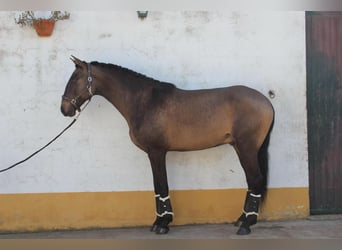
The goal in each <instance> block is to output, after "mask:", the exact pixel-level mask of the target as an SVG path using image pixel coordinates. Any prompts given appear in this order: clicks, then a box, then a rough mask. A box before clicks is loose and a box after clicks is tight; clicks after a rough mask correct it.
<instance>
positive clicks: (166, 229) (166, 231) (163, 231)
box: [156, 227, 170, 234]
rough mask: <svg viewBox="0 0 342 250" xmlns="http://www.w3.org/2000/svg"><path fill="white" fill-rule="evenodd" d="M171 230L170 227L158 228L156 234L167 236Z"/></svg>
mask: <svg viewBox="0 0 342 250" xmlns="http://www.w3.org/2000/svg"><path fill="white" fill-rule="evenodd" d="M169 230H170V229H169V227H157V229H156V234H167V233H168V232H169Z"/></svg>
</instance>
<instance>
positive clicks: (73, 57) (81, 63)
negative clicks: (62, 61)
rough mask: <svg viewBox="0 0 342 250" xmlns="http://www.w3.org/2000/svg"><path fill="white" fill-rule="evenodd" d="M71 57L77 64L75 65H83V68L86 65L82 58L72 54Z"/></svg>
mask: <svg viewBox="0 0 342 250" xmlns="http://www.w3.org/2000/svg"><path fill="white" fill-rule="evenodd" d="M70 59H71V61H73V62H74V64H75V66H76V67H77V66H79V67H81V68H83V67H84V62H82V61H81V60H80V59H78V58H77V57H75V56H73V55H72V56H71V57H70Z"/></svg>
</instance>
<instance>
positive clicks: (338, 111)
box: [306, 12, 342, 214]
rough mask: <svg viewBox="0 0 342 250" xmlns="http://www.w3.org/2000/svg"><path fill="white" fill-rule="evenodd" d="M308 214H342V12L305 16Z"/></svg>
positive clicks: (315, 13)
mask: <svg viewBox="0 0 342 250" xmlns="http://www.w3.org/2000/svg"><path fill="white" fill-rule="evenodd" d="M306 47H307V54H306V55H307V56H306V57H307V109H308V146H309V148H308V151H309V177H310V210H311V214H329V213H342V121H341V118H342V12H307V13H306Z"/></svg>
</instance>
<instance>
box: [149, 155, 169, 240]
mask: <svg viewBox="0 0 342 250" xmlns="http://www.w3.org/2000/svg"><path fill="white" fill-rule="evenodd" d="M148 157H149V159H150V162H151V167H152V173H153V183H154V192H155V199H156V215H157V218H156V220H155V221H154V223H153V225H152V227H151V231H152V232H155V233H157V234H166V233H168V231H169V227H168V225H169V223H170V222H171V221H172V218H173V211H172V206H171V201H170V197H169V187H168V183H167V174H166V164H165V157H166V152H165V151H163V150H151V151H149V152H148Z"/></svg>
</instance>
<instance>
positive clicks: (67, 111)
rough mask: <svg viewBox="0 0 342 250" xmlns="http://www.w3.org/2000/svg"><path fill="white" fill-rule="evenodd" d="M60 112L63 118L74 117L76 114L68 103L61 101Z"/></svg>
mask: <svg viewBox="0 0 342 250" xmlns="http://www.w3.org/2000/svg"><path fill="white" fill-rule="evenodd" d="M61 112H62V114H63V115H64V116H70V117H72V116H74V115H75V114H76V109H75V107H74V106H73V105H71V104H70V102H68V101H65V100H63V101H62V105H61Z"/></svg>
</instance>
